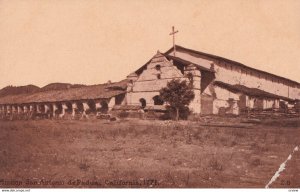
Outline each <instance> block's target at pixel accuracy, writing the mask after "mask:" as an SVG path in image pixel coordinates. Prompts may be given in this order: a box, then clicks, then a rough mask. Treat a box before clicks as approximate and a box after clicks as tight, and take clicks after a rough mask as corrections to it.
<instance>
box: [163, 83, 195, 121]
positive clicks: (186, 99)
mask: <svg viewBox="0 0 300 192" xmlns="http://www.w3.org/2000/svg"><path fill="white" fill-rule="evenodd" d="M159 93H160V97H161V98H162V99H163V100H164V101H165V102H167V104H168V105H169V106H170V108H171V109H173V110H174V111H175V113H176V117H175V119H176V120H178V119H179V112H181V111H182V110H184V109H186V108H187V106H188V105H189V104H190V102H191V101H192V100H193V99H194V97H195V94H194V91H193V87H192V85H191V84H188V83H187V82H186V81H185V80H184V81H180V80H179V79H175V80H174V79H173V80H172V81H170V82H168V84H167V86H166V87H164V88H162V89H161V90H160V91H159Z"/></svg>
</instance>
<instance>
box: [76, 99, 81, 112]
mask: <svg viewBox="0 0 300 192" xmlns="http://www.w3.org/2000/svg"><path fill="white" fill-rule="evenodd" d="M75 103H76V105H77V110H78V111H80V112H82V111H83V104H82V102H80V101H76V102H75Z"/></svg>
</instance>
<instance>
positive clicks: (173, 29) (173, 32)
mask: <svg viewBox="0 0 300 192" xmlns="http://www.w3.org/2000/svg"><path fill="white" fill-rule="evenodd" d="M176 33H178V30H176V31H175V27H174V26H172V32H171V33H170V35H173V48H174V52H173V54H174V57H175V53H176V47H175V34H176Z"/></svg>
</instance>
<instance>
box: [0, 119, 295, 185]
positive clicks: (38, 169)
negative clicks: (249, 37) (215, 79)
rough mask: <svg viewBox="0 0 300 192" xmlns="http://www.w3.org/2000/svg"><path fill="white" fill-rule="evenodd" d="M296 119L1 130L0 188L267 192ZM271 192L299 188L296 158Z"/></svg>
mask: <svg viewBox="0 0 300 192" xmlns="http://www.w3.org/2000/svg"><path fill="white" fill-rule="evenodd" d="M299 136H300V121H299V119H289V120H284V119H278V120H275V121H274V120H269V121H267V120H266V121H263V122H260V123H255V124H249V123H241V119H238V118H214V119H206V120H205V121H198V122H195V121H193V122H192V121H180V122H171V121H158V120H152V121H150V120H139V119H125V120H119V121H115V122H109V121H106V120H87V121H75V120H74V121H72V120H36V121H12V122H10V121H1V122H0V187H94V188H95V187H114V188H115V187H264V186H265V185H266V184H267V183H268V182H269V180H270V179H271V178H272V176H273V175H274V173H275V172H276V171H277V169H278V168H279V166H280V164H281V163H282V162H284V161H285V160H286V158H287V157H288V155H289V154H290V153H291V152H292V151H293V149H294V147H295V146H297V145H298V146H299V144H300V139H299ZM299 153H300V152H298V153H295V156H293V159H292V160H291V161H290V162H289V163H288V164H287V169H286V170H285V171H284V172H283V173H282V175H281V176H280V177H279V178H278V180H276V182H275V183H274V184H272V185H271V187H287V188H290V187H300V174H299V173H300V157H299Z"/></svg>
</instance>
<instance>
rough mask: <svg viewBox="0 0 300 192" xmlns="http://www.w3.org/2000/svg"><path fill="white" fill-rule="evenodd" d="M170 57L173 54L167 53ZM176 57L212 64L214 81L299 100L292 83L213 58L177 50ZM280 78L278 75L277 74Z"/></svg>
mask: <svg viewBox="0 0 300 192" xmlns="http://www.w3.org/2000/svg"><path fill="white" fill-rule="evenodd" d="M169 54H170V55H172V54H173V52H170V53H169ZM176 57H180V58H182V59H184V60H187V61H190V62H193V63H196V64H199V65H201V66H203V67H206V68H210V66H211V64H214V68H215V71H216V79H215V80H216V81H222V82H224V83H228V84H232V85H234V84H241V85H245V86H247V87H250V88H258V89H261V90H264V91H267V92H270V93H273V94H276V95H279V96H283V97H288V98H291V99H300V87H299V85H295V84H294V83H292V82H288V81H287V80H283V79H280V78H277V77H274V76H273V77H272V76H271V75H266V74H263V73H260V72H257V71H255V70H251V69H248V70H246V69H243V68H242V67H239V66H236V65H235V64H232V63H228V62H225V61H221V60H217V59H215V58H208V57H203V58H200V57H199V55H196V54H194V53H190V52H189V53H187V52H185V51H182V50H177V52H176ZM278 75H279V76H280V74H278Z"/></svg>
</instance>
